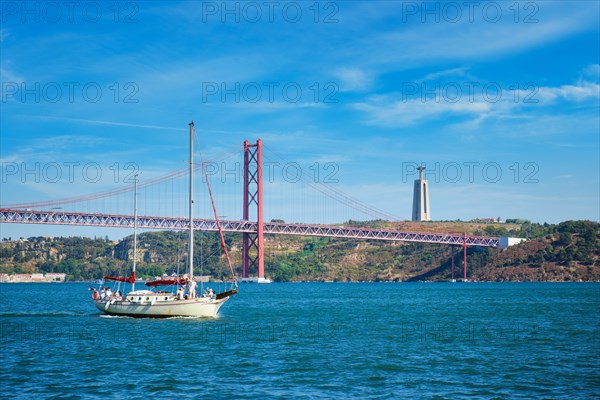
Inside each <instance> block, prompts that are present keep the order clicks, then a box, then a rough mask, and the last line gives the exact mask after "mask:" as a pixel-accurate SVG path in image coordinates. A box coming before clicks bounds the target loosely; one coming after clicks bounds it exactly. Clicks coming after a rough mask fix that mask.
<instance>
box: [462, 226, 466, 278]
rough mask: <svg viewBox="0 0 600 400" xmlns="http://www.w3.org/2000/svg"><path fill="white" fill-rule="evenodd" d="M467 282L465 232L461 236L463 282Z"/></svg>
mask: <svg viewBox="0 0 600 400" xmlns="http://www.w3.org/2000/svg"><path fill="white" fill-rule="evenodd" d="M466 281H467V232H465V234H464V236H463V282H466Z"/></svg>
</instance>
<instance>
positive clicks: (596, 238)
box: [0, 221, 600, 281]
mask: <svg viewBox="0 0 600 400" xmlns="http://www.w3.org/2000/svg"><path fill="white" fill-rule="evenodd" d="M361 224H362V225H363V226H365V224H367V223H361ZM368 224H371V225H377V226H381V225H382V224H390V223H385V222H381V221H371V222H369V223H368ZM403 224H407V223H403ZM413 224H414V223H413ZM449 224H450V223H433V224H431V223H426V224H422V227H423V228H426V229H429V231H435V230H436V229H439V231H445V230H447V229H448V228H449ZM451 224H453V226H454V227H455V229H456V230H457V231H459V230H463V231H467V232H469V233H471V234H490V232H492V233H496V234H498V233H501V234H502V233H504V234H511V235H513V236H525V235H535V236H538V237H537V238H535V239H530V240H528V241H527V242H524V243H521V244H519V245H517V246H513V247H510V248H508V249H506V250H503V251H500V250H497V249H476V248H469V249H468V266H467V270H468V274H467V275H468V278H469V279H473V280H480V281H580V280H581V281H600V224H598V223H595V222H590V221H568V222H564V223H561V224H559V225H543V226H542V225H536V224H531V225H528V226H513V227H511V228H512V229H511V230H510V231H509V230H508V229H507V227H510V226H508V225H506V224H500V225H482V224H462V225H461V224H460V223H455V222H454V223H451ZM346 225H348V224H346ZM397 225H400V224H397ZM389 227H393V228H396V229H405V230H409V229H407V227H406V226H394V225H392V226H389ZM412 228H413V229H410V230H413V231H414V230H417V229H415V227H412ZM499 230H501V231H500V232H498V231H499ZM502 230H503V231H502ZM226 241H227V244H228V247H229V249H230V255H231V258H232V262H233V264H234V266H236V268H237V269H238V270H239V269H241V268H240V265H241V256H242V252H241V235H238V234H232V235H227V237H226ZM195 246H196V251H195V254H196V262H195V265H197V273H202V274H205V275H212V276H214V277H216V278H227V277H228V276H229V270H228V267H227V265H226V263H225V261H224V256H223V253H222V251H221V249H220V245H219V241H218V238H217V235H216V234H215V233H207V232H205V233H203V234H200V233H199V234H198V235H197V236H196V243H195ZM132 247H133V241H132V238H131V237H127V238H125V239H123V240H121V241H119V242H111V241H108V240H106V239H89V238H78V237H69V238H42V237H34V238H29V239H28V240H21V241H10V242H7V241H5V242H2V243H0V273H9V274H10V273H33V272H64V273H66V274H67V279H69V280H74V279H75V280H84V279H85V280H88V279H96V278H99V277H101V276H103V275H105V274H128V271H129V269H130V265H131V259H132V257H133V250H132ZM201 248H202V257H203V258H202V259H203V262H202V271H199V268H200V265H201V264H200V261H199V257H200V254H201V251H200V250H201ZM454 251H455V272H456V274H455V276H456V277H457V278H461V277H462V251H461V249H460V248H455V249H454ZM451 257H452V248H450V247H449V246H442V245H433V244H422V243H401V242H383V241H368V240H363V241H356V240H346V239H331V238H317V237H315V238H310V237H291V236H270V235H268V236H266V237H265V270H266V272H267V275H268V276H269V277H271V278H273V279H275V280H279V281H302V280H328V281H329V280H336V281H349V280H350V281H361V280H362V281H407V280H416V281H418V280H432V281H435V280H447V279H450V278H451ZM137 261H138V275H139V276H142V277H153V276H156V275H160V274H162V273H165V272H166V273H169V274H170V273H172V272H177V271H179V272H182V271H183V270H184V269H185V268H186V267H185V265H186V263H187V243H186V235H185V234H184V233H179V232H172V231H165V232H146V233H143V234H141V235H140V236H139V246H138V260H137ZM238 273H239V271H238Z"/></svg>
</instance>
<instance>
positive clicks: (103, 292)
mask: <svg viewBox="0 0 600 400" xmlns="http://www.w3.org/2000/svg"><path fill="white" fill-rule="evenodd" d="M105 298H106V290H105V289H104V288H102V289H101V290H100V300H104V299H105Z"/></svg>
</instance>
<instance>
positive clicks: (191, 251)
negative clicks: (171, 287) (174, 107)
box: [188, 121, 194, 280]
mask: <svg viewBox="0 0 600 400" xmlns="http://www.w3.org/2000/svg"><path fill="white" fill-rule="evenodd" d="M189 125H190V239H189V243H188V246H189V250H188V254H189V257H188V262H189V268H190V272H189V274H190V280H192V279H194V214H193V211H194V197H193V193H194V192H193V188H194V121H192V122H190V124H189Z"/></svg>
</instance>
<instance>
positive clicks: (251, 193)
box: [242, 139, 265, 278]
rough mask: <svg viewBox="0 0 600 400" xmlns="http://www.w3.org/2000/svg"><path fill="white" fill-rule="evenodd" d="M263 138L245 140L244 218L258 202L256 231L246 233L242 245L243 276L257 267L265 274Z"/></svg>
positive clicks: (245, 276) (260, 274) (248, 217)
mask: <svg viewBox="0 0 600 400" xmlns="http://www.w3.org/2000/svg"><path fill="white" fill-rule="evenodd" d="M262 178H263V176H262V140H260V139H258V140H257V141H256V144H250V142H248V141H247V140H246V141H244V217H243V218H244V220H246V221H247V220H249V219H250V206H251V205H252V204H256V221H257V224H256V226H257V230H256V233H254V232H252V233H244V236H243V238H244V239H243V245H242V252H243V254H242V263H243V264H242V267H243V271H242V277H244V278H247V277H248V272H249V271H250V269H254V268H256V271H257V273H258V277H259V278H264V276H265V258H264V244H265V240H264V221H263V196H262V193H263V185H262Z"/></svg>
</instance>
